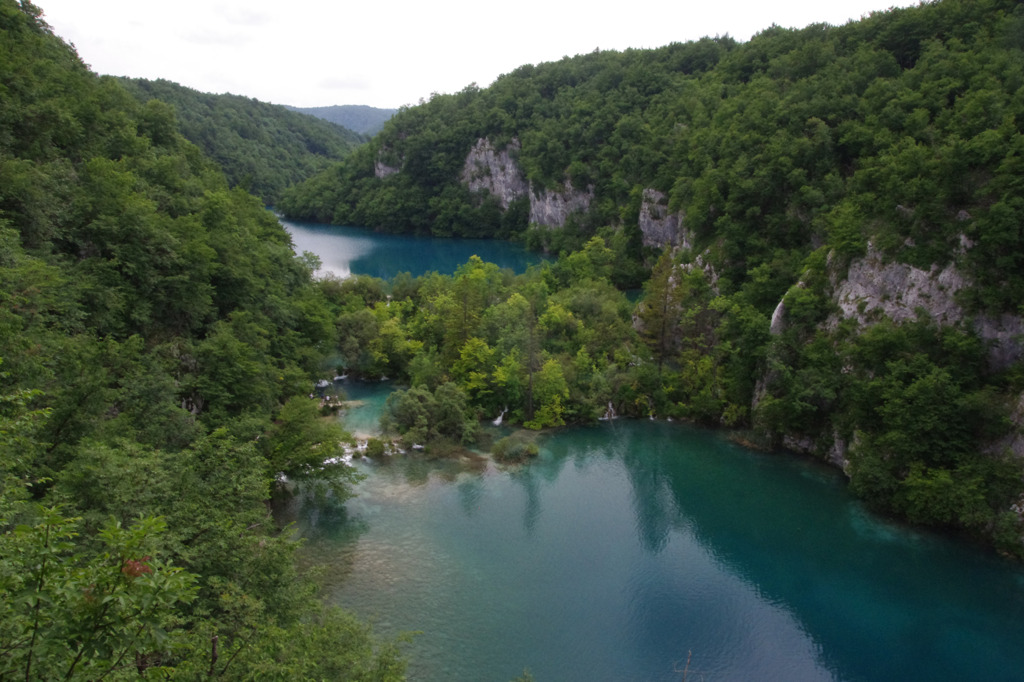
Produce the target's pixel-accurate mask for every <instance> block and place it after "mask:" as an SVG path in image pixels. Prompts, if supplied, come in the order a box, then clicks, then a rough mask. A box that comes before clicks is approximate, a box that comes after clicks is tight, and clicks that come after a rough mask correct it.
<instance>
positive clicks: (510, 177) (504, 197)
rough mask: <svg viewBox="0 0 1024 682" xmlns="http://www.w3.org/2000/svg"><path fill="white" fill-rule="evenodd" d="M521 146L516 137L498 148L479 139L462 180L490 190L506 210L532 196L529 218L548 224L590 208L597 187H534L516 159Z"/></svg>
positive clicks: (560, 222) (559, 223)
mask: <svg viewBox="0 0 1024 682" xmlns="http://www.w3.org/2000/svg"><path fill="white" fill-rule="evenodd" d="M519 149H520V145H519V140H516V139H513V140H512V141H511V142H510V143H509V144H508V145H507V146H506V147H505V148H504V149H501V150H496V149H495V148H494V145H493V144H492V143H491V141H490V140H488V139H486V138H481V139H479V140H477V142H476V144H475V145H473V148H472V149H471V150H470V151H469V154H468V155H467V156H466V162H465V164H464V165H463V167H462V175H461V179H462V182H464V183H466V186H467V187H468V188H469V189H470V190H471V191H474V192H479V191H481V190H487V191H488V192H490V193H491V194H492V195H494V196H495V197H497V198H498V201H499V203H500V204H501V207H502V208H505V209H507V208H508V207H509V204H511V203H512V202H513V201H515V200H516V199H519V198H520V197H523V196H526V197H529V200H530V218H529V220H530V222H531V223H533V224H535V225H541V226H544V227H562V226H564V225H565V221H566V220H567V219H568V218H569V216H570V215H571V214H573V213H584V212H586V211H587V210H588V209H589V208H590V202H591V201H592V200H593V198H594V193H593V190H590V189H588V190H586V191H582V190H578V189H576V188H574V187H573V186H572V183H570V182H566V183H565V188H564V189H563V190H562V191H560V192H556V191H551V190H547V189H542V190H540V191H535V190H533V189H531V187H530V183H529V181H527V179H526V175H525V174H524V173H523V171H522V169H521V168H520V167H519V164H518V163H517V162H516V156H517V154H518V152H519Z"/></svg>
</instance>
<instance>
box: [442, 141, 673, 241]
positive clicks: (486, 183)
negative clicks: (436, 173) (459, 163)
mask: <svg viewBox="0 0 1024 682" xmlns="http://www.w3.org/2000/svg"><path fill="white" fill-rule="evenodd" d="M520 149H521V147H520V143H519V140H517V139H513V140H512V141H511V142H509V143H508V145H506V146H505V147H504V148H503V149H495V147H494V144H493V143H492V142H491V141H490V140H488V139H486V138H481V139H479V140H477V142H476V144H474V145H473V148H472V149H471V150H470V152H469V154H468V155H467V156H466V161H465V164H464V165H463V168H462V173H461V176H460V179H461V180H462V182H463V183H464V184H465V185H466V186H467V187H468V188H469V189H470V191H473V192H480V191H485V190H486V191H487V192H489V193H490V194H492V195H493V196H495V197H496V198H497V199H498V202H499V203H500V204H501V207H502V208H505V209H507V208H508V207H509V205H510V204H511V203H512V202H513V201H515V200H516V199H519V198H522V197H527V198H528V199H529V201H530V217H529V221H530V223H532V224H534V225H540V226H543V227H552V228H557V227H563V226H564V225H565V223H566V220H568V218H569V216H570V215H572V214H573V213H585V212H586V211H588V210H589V209H590V204H591V202H592V201H593V199H594V192H593V190H592V189H591V188H587V189H580V188H577V187H573V185H572V183H571V182H569V181H566V183H565V185H564V186H563V187H562V189H560V190H550V189H539V190H538V189H534V188H532V187H531V186H530V183H529V181H528V180H527V179H526V175H525V173H523V171H522V169H521V168H520V166H519V164H518V162H517V160H516V159H517V156H518V154H519V150H520ZM639 226H640V230H641V232H642V233H643V235H644V237H643V239H644V244H645V245H647V246H682V247H684V248H690V246H691V244H690V237H689V235H688V234H687V233H686V231H685V230H684V228H683V215H682V214H681V213H669V212H668V208H667V206H666V197H665V195H664V194H662V193H661V192H658V191H656V190H653V189H646V190H644V192H643V202H642V204H641V208H640V219H639Z"/></svg>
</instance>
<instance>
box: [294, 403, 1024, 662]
mask: <svg viewBox="0 0 1024 682" xmlns="http://www.w3.org/2000/svg"><path fill="white" fill-rule="evenodd" d="M539 445H540V447H541V457H540V458H539V459H538V460H537V461H535V462H533V463H531V464H530V465H528V466H525V467H512V468H503V467H494V466H490V467H487V468H486V469H485V470H484V471H483V473H480V472H477V471H474V470H472V469H470V468H467V467H465V466H462V465H460V464H458V463H451V462H444V463H441V462H434V463H428V462H423V461H421V460H417V459H411V460H406V459H401V458H398V459H395V460H391V461H388V462H386V463H373V464H363V465H361V466H363V467H364V469H365V470H366V471H367V472H368V473H369V474H370V478H369V479H368V480H367V481H366V483H364V484H363V485H362V486H361V488H362V489H361V491H360V496H359V497H358V498H356V499H355V500H353V501H352V502H350V503H349V505H348V507H349V514H348V516H347V517H338V518H331V517H330V516H329V515H325V514H320V515H319V516H315V517H314V516H313V515H309V516H307V517H300V518H299V523H300V525H301V524H303V523H305V524H311V525H309V526H307V527H306V530H307V531H308V533H309V536H310V537H311V538H312V539H311V543H310V545H311V547H310V549H311V551H314V552H317V553H318V556H320V557H321V558H323V559H325V560H326V561H327V562H328V563H330V561H331V560H330V559H329V557H330V556H331V553H332V552H335V553H337V554H338V557H339V559H338V561H340V562H342V563H343V564H344V568H343V570H344V571H345V574H346V575H345V578H344V580H341V581H338V582H335V583H332V585H331V590H330V593H331V594H332V595H333V598H334V599H335V600H336V601H337V602H338V603H341V604H343V605H346V606H347V607H349V608H352V609H354V610H355V611H356V612H358V613H360V614H361V615H363V616H366V617H372V618H375V619H376V620H377V621H378V624H379V623H385V622H386V623H388V624H389V627H390V628H392V630H387V629H384V630H383V631H384V632H385V633H387V632H392V633H393V632H398V631H401V630H422V631H424V632H425V633H426V634H425V635H424V636H423V637H421V638H418V639H417V641H416V642H415V643H414V645H413V650H412V652H411V656H412V659H413V663H412V666H413V667H412V670H411V673H412V678H413V679H425V680H435V679H436V680H440V679H445V680H449V679H450V680H477V679H482V678H483V679H495V680H509V679H512V678H514V677H515V676H517V675H518V674H519V673H520V672H521V671H522V669H523V667H524V666H528V667H530V668H531V670H532V671H533V673H534V674H535V676H536V677H537V679H552V680H555V679H557V680H577V679H578V680H620V679H637V680H641V679H642V680H659V679H665V680H669V679H672V680H678V679H680V675H679V673H678V670H679V669H681V666H682V665H684V664H685V661H686V657H687V652H693V657H692V659H691V667H690V669H689V670H690V672H691V673H692V675H691V679H699V677H698V674H699V676H702V677H703V678H704V679H707V680H712V679H713V680H722V679H737V680H746V679H768V680H772V679H778V680H791V679H800V680H804V679H809V680H817V679H822V680H826V679H836V680H882V679H901V680H915V679H920V680H924V679H982V678H984V679H1013V677H1014V676H1015V675H1016V674H1017V672H1018V671H1019V669H1020V664H1021V663H1022V659H1024V656H1022V654H1021V652H1020V650H1019V647H1018V644H1019V642H1020V641H1022V639H1021V638H1022V635H1024V629H1022V625H1021V623H1022V622H1024V610H1022V609H1024V606H1022V604H1024V598H1022V573H1021V571H1020V570H1019V569H1018V567H1016V566H1011V565H1008V564H1005V563H1003V562H1001V561H998V560H996V559H993V558H991V557H988V556H985V555H981V554H979V553H977V552H974V551H972V549H971V548H967V547H963V546H961V545H958V544H956V543H952V542H948V541H946V540H943V539H941V538H936V537H933V536H928V535H924V534H920V533H914V532H911V531H907V530H905V529H901V528H899V527H898V526H893V525H891V524H886V523H884V522H882V521H880V520H879V519H877V518H874V517H872V516H870V515H867V514H866V513H865V512H864V511H863V510H862V509H861V507H860V506H859V505H857V504H856V503H855V502H853V501H852V500H850V498H849V497H848V495H847V494H846V491H845V488H844V486H843V482H842V479H841V477H840V476H839V475H838V474H836V473H835V472H832V471H831V470H828V469H823V468H818V467H816V466H813V465H809V464H808V463H805V462H801V461H798V460H794V459H791V458H788V457H781V456H773V455H765V454H758V453H751V452H748V451H745V450H743V449H741V448H739V447H737V446H734V445H732V444H730V443H728V442H725V441H724V440H723V439H722V437H721V436H720V435H719V434H715V433H712V432H707V431H701V430H699V429H691V428H688V427H685V426H681V425H668V424H661V423H650V422H627V421H621V422H616V423H612V424H604V425H601V426H595V427H588V428H576V429H565V430H560V431H557V432H553V433H551V434H549V435H546V436H545V437H544V438H542V439H540V441H539ZM333 523H338V524H340V525H342V526H345V527H347V526H350V525H351V526H353V527H354V528H355V529H356V530H357V531H358V532H355V533H353V535H351V536H346V535H345V534H344V533H341V532H337V531H336V530H334V531H331V530H328V529H326V528H319V529H317V528H316V526H323V525H330V524H333ZM379 573H384V574H385V575H379ZM965 652H970V653H965Z"/></svg>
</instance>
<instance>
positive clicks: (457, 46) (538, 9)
mask: <svg viewBox="0 0 1024 682" xmlns="http://www.w3.org/2000/svg"><path fill="white" fill-rule="evenodd" d="M34 1H35V4H37V5H38V6H39V7H41V8H42V9H43V12H44V18H45V19H46V21H47V22H48V23H49V24H50V26H52V27H53V30H54V32H55V33H57V35H59V36H61V37H62V38H64V39H65V40H67V41H69V42H71V43H74V45H75V47H76V48H77V49H78V54H79V56H80V57H81V58H82V60H83V61H85V63H86V64H89V65H90V66H91V67H92V69H93V70H94V71H96V72H98V73H101V74H112V75H116V76H132V77H141V78H149V79H156V78H165V79H167V80H171V81H174V82H176V83H180V84H182V85H186V86H188V87H190V88H194V89H196V90H200V91H202V92H213V93H223V92H230V93H233V94H236V95H245V96H247V97H254V98H256V99H259V100H262V101H265V102H272V103H275V104H292V105H295V106H304V107H313V106H327V105H331V104H369V105H371V106H375V107H384V108H394V107H399V106H402V105H403V104H415V103H417V102H418V101H419V99H420V98H426V99H429V97H430V94H431V93H432V92H440V93H452V92H458V91H459V90H461V89H463V88H464V87H466V86H467V85H469V84H470V83H476V84H478V85H479V86H481V87H486V86H487V85H489V84H490V83H492V82H493V81H494V79H495V78H497V77H498V76H499V75H501V74H503V73H508V72H510V71H512V70H513V69H515V68H516V67H518V66H521V65H523V64H537V63H540V62H547V61H554V60H558V59H561V58H562V57H563V56H574V55H577V54H582V53H587V52H592V51H593V50H594V49H595V48H600V49H602V50H624V49H626V48H630V47H636V48H645V47H660V46H662V45H667V44H669V43H672V42H685V41H687V40H696V39H698V38H701V37H702V36H715V35H725V34H728V35H730V36H732V37H733V38H735V39H737V40H740V41H746V40H749V39H750V37H751V36H752V35H754V34H755V33H757V32H758V31H761V30H763V29H764V28H766V27H768V26H770V25H771V24H772V23H776V24H779V25H780V26H786V27H798V28H799V27H803V26H806V25H807V24H811V23H816V22H827V23H830V24H843V23H846V21H847V20H849V19H859V18H860V17H861V16H863V15H866V14H868V13H870V12H871V11H874V10H882V9H886V8H888V7H890V6H894V5H895V6H908V5H916V4H917V2H916V1H914V2H908V1H907V0H890V1H887V0H782V1H781V2H768V1H766V0H699V1H698V0H632V1H627V2H617V3H608V2H605V3H600V2H594V1H593V0H592V1H591V2H586V3H584V2H580V1H579V0H575V1H573V2H568V1H567V0H512V1H511V2H486V0H484V1H481V0H472V1H470V0H436V1H435V2H425V1H424V0H391V1H388V0H382V1H377V2H371V1H370V0H362V1H361V2H345V1H343V0H174V1H173V2H171V1H168V0H34Z"/></svg>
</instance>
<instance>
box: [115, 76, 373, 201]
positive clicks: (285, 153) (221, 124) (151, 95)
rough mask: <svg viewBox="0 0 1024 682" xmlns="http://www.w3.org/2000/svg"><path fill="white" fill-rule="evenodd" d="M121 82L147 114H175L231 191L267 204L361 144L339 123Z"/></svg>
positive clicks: (233, 99)
mask: <svg viewBox="0 0 1024 682" xmlns="http://www.w3.org/2000/svg"><path fill="white" fill-rule="evenodd" d="M122 83H124V85H125V86H126V87H127V88H128V90H129V91H130V92H132V94H134V95H135V96H136V97H137V98H139V99H140V100H141V101H142V102H144V103H146V104H147V107H148V110H149V111H151V112H152V113H151V114H150V115H151V116H154V117H160V116H162V117H164V119H165V120H166V119H167V117H168V116H170V115H171V114H172V113H173V115H174V120H176V121H177V125H178V130H179V131H180V132H181V134H182V135H184V136H185V139H187V140H188V141H190V142H192V143H193V144H194V145H196V146H197V147H199V148H200V149H201V150H202V151H203V153H204V154H205V155H206V156H207V157H209V158H211V159H213V160H214V161H216V162H217V164H218V165H220V167H221V169H222V170H223V171H224V175H226V176H227V179H228V183H229V184H230V185H231V186H232V187H241V188H243V189H245V190H246V191H248V192H251V193H252V194H255V195H256V196H258V197H259V198H261V199H263V201H264V202H265V203H267V204H270V205H273V204H274V203H276V202H277V200H278V199H279V198H280V197H281V193H282V192H283V191H284V190H285V188H287V187H289V186H291V185H293V184H295V183H297V182H299V181H301V180H305V179H306V178H308V177H310V176H311V175H313V174H315V173H316V172H317V171H320V170H323V169H324V168H327V167H328V166H330V165H331V164H333V163H336V162H338V161H340V160H342V159H344V158H345V157H346V156H348V155H349V153H351V151H352V150H353V149H355V148H356V147H357V146H359V145H360V144H362V143H363V142H364V141H365V138H364V137H363V136H362V135H361V134H359V133H356V132H353V131H352V130H349V129H346V128H342V127H341V126H340V125H336V124H334V123H331V122H329V121H326V120H321V119H320V118H314V117H312V116H309V115H303V114H302V113H300V112H297V111H293V110H291V109H289V108H288V107H284V106H278V105H274V104H267V103H265V102H260V101H257V100H254V99H250V98H248V97H241V96H238V95H212V94H207V93H202V92H197V91H195V90H192V89H190V88H186V87H184V86H181V85H178V84H176V83H171V82H170V81H165V80H156V81H149V80H144V79H141V78H140V79H123V80H122ZM161 103H163V104H166V105H169V106H170V107H172V108H173V111H170V110H167V109H164V108H162V107H161V106H160V104H161Z"/></svg>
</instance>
